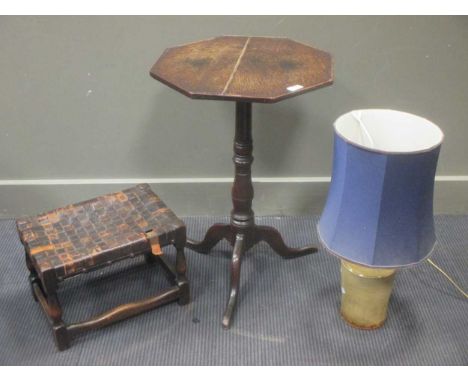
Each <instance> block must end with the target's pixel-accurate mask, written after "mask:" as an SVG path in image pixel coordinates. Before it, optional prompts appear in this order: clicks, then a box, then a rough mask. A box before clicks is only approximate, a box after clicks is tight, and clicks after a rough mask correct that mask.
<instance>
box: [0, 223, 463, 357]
mask: <svg viewBox="0 0 468 382" xmlns="http://www.w3.org/2000/svg"><path fill="white" fill-rule="evenodd" d="M185 220H186V223H187V225H188V232H189V236H191V237H195V238H200V237H201V236H202V234H203V233H204V232H205V230H206V228H207V227H208V226H209V225H210V224H211V223H213V222H215V221H216V220H226V219H215V218H207V217H203V218H197V217H189V218H186V219H185ZM257 220H258V222H260V223H261V224H270V225H273V226H275V227H277V228H279V229H280V230H281V231H282V233H283V234H284V236H285V238H286V241H287V242H288V244H290V245H295V246H299V245H304V244H307V243H310V242H317V236H316V232H315V224H316V218H315V217H282V218H275V217H265V218H258V219H257ZM436 223H437V231H438V237H439V244H438V247H437V251H436V253H435V255H434V257H433V259H434V261H436V262H437V263H439V264H440V265H441V266H442V267H443V268H445V269H446V270H447V271H448V272H449V274H451V275H452V276H453V278H455V279H456V280H458V281H459V283H460V284H461V285H462V287H463V288H464V289H465V290H466V289H468V284H467V281H468V280H467V279H468V278H467V274H468V216H438V217H437V218H436ZM172 255H173V254H170V256H172ZM187 258H188V265H189V273H188V276H189V279H190V282H191V290H192V296H193V301H192V303H191V304H189V305H187V306H184V307H180V306H178V305H177V304H170V305H167V306H165V307H162V308H160V309H157V310H153V311H150V312H148V313H145V314H143V315H140V316H138V317H136V318H132V319H129V320H126V321H123V322H121V323H118V324H115V325H113V326H110V327H107V328H105V329H100V330H97V331H94V332H89V333H87V334H84V335H82V336H80V337H79V338H78V339H76V340H75V341H73V343H72V347H71V348H70V349H69V350H67V351H64V352H58V351H57V350H56V349H55V346H54V344H53V340H52V336H51V330H50V327H49V324H48V322H47V319H46V317H45V315H44V314H43V312H42V311H41V309H40V307H39V305H38V304H37V303H35V302H34V301H33V299H32V297H31V294H30V290H29V285H28V283H27V272H26V267H25V265H24V258H23V252H22V247H21V245H20V243H19V241H18V238H17V236H16V232H15V227H14V222H13V220H3V221H0V304H1V305H0V306H1V307H0V364H1V365H124V364H125V365H127V364H130V365H332V364H334V365H466V364H468V325H467V324H468V301H467V300H466V299H464V298H463V297H462V296H461V295H460V294H459V293H458V292H457V291H456V290H455V289H454V288H453V287H452V286H451V285H450V284H449V283H448V282H447V281H446V280H445V279H444V278H443V276H442V275H440V274H439V273H438V272H437V271H436V270H434V269H433V268H432V267H431V266H430V265H429V264H428V263H423V264H420V265H418V266H415V267H412V268H409V269H405V270H402V271H401V272H399V274H398V276H397V279H396V282H395V289H394V294H393V296H392V299H391V302H390V307H389V316H388V320H387V322H386V324H385V326H384V327H383V328H382V329H380V330H376V331H361V330H356V329H353V328H351V327H349V326H348V325H346V324H345V323H344V322H343V321H342V320H341V318H340V316H339V314H338V310H339V298H340V288H339V261H338V260H337V259H336V258H333V257H331V256H327V255H325V254H324V253H323V251H320V252H319V253H318V254H314V255H310V256H306V257H303V258H299V259H295V260H286V261H285V260H283V259H281V258H280V257H279V256H277V255H275V254H274V253H273V252H272V251H271V250H270V249H269V247H268V246H267V245H266V244H260V245H257V246H256V247H254V248H253V249H251V250H250V251H249V253H248V255H247V256H246V257H245V260H244V262H243V268H242V278H241V294H240V301H239V305H238V310H237V314H236V316H235V318H234V323H233V327H232V329H231V330H229V331H226V330H223V329H222V327H221V322H220V321H221V316H222V312H223V310H224V306H225V303H226V298H227V293H228V283H229V247H228V245H227V243H225V242H222V243H220V244H219V245H218V246H217V247H216V248H215V249H214V250H213V251H212V253H211V254H210V255H200V254H197V253H194V252H192V251H190V250H187ZM164 285H165V280H164V277H163V276H162V273H161V271H160V270H159V269H158V268H157V267H154V268H148V267H146V266H145V265H144V263H143V262H142V261H141V260H140V259H135V260H132V261H128V262H123V263H120V264H117V265H114V266H112V267H110V268H109V269H106V270H105V271H98V272H95V273H91V274H88V275H86V276H83V277H80V278H75V279H71V280H69V281H67V282H65V283H63V288H62V289H61V292H60V295H59V296H60V297H61V299H62V306H63V308H64V310H65V312H66V314H65V319H67V320H69V321H74V320H79V319H83V318H85V317H87V316H88V315H90V314H95V313H98V312H100V311H102V310H103V309H107V308H109V307H111V306H113V305H114V304H116V303H122V302H126V301H129V300H131V299H134V298H141V297H142V296H145V295H149V294H151V293H152V292H153V291H155V290H157V289H158V288H161V287H162V286H164Z"/></svg>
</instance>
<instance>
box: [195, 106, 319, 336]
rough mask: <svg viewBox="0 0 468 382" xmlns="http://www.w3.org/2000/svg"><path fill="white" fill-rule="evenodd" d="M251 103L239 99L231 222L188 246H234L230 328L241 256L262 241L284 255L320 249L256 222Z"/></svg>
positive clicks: (227, 316)
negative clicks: (293, 243) (294, 244)
mask: <svg viewBox="0 0 468 382" xmlns="http://www.w3.org/2000/svg"><path fill="white" fill-rule="evenodd" d="M252 150H253V144H252V103H250V102H237V103H236V135H235V140H234V158H233V161H234V165H235V178H234V184H233V187H232V204H233V206H234V208H233V209H232V211H231V222H230V224H215V225H213V226H211V227H210V228H209V229H208V231H207V232H206V235H205V238H204V239H203V240H202V241H200V242H195V241H193V240H190V239H189V240H188V241H187V247H188V248H191V249H193V250H194V251H196V252H199V253H208V252H209V251H210V250H211V249H212V248H213V247H214V246H215V245H216V244H217V243H218V242H219V241H220V240H222V239H226V240H227V241H229V242H230V243H231V245H232V246H233V247H234V249H233V252H232V260H231V292H230V295H229V300H228V303H227V306H226V310H225V312H224V317H223V326H224V328H226V329H227V328H229V326H230V324H231V318H232V315H233V313H234V310H235V307H236V302H237V296H238V293H239V280H240V270H241V262H242V256H243V255H244V253H245V252H246V251H247V250H249V249H250V248H251V247H253V246H254V245H255V244H257V243H258V242H260V241H262V240H263V241H265V242H267V243H268V244H269V245H270V247H271V248H272V249H273V250H274V251H275V252H276V253H278V254H279V255H281V256H282V257H283V258H285V259H292V258H296V257H299V256H303V255H307V254H310V253H314V252H316V251H317V248H315V247H311V246H307V247H303V248H289V247H288V246H286V244H285V243H284V240H283V238H282V237H281V234H280V233H279V232H278V231H277V230H276V229H275V228H273V227H268V226H262V225H256V224H255V218H254V212H253V210H252V199H253V196H254V191H253V186H252V174H251V166H252V162H253V156H252Z"/></svg>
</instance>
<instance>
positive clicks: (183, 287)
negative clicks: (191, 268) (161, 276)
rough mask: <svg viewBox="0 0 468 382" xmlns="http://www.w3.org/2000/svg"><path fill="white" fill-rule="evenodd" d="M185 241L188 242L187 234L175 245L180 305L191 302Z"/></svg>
mask: <svg viewBox="0 0 468 382" xmlns="http://www.w3.org/2000/svg"><path fill="white" fill-rule="evenodd" d="M185 243H186V238H185V234H184V235H183V238H181V239H179V240H177V241H176V242H175V243H174V246H175V248H176V250H177V253H176V266H175V268H176V275H177V276H176V280H177V285H178V286H179V288H180V298H179V305H185V304H188V303H189V302H190V290H189V284H188V281H187V277H186V276H185V273H186V272H187V261H186V259H185V253H184V248H185Z"/></svg>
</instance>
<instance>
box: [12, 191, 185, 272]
mask: <svg viewBox="0 0 468 382" xmlns="http://www.w3.org/2000/svg"><path fill="white" fill-rule="evenodd" d="M17 228H18V232H19V234H20V238H21V241H22V243H23V244H24V246H25V248H26V253H27V255H29V256H30V258H31V260H32V264H33V266H34V267H35V268H36V270H37V272H38V273H39V275H41V274H43V273H45V272H51V271H53V272H55V277H57V278H58V279H64V278H67V277H70V276H73V275H75V274H77V273H81V272H84V271H86V270H89V269H92V268H94V267H97V266H99V265H102V264H105V263H110V262H113V261H117V260H120V259H122V258H124V257H128V256H133V255H137V254H142V253H146V252H148V251H150V250H151V247H150V244H149V240H148V232H149V233H150V235H152V236H153V237H154V238H156V240H158V241H159V242H160V243H161V245H167V244H169V243H170V242H171V240H173V238H174V235H176V234H177V233H179V232H180V231H182V233H183V234H185V225H184V223H183V222H182V220H180V219H179V218H177V216H176V215H175V214H174V213H173V212H172V211H171V210H170V209H169V208H167V206H166V205H165V204H164V203H163V201H162V200H161V199H159V197H158V196H157V195H156V194H155V193H154V192H153V191H152V190H151V189H150V187H149V185H147V184H139V185H137V186H135V187H132V188H129V189H127V190H124V191H122V192H117V193H113V194H107V195H104V196H99V197H97V198H95V199H91V200H87V201H85V202H81V203H76V204H71V205H68V206H66V207H63V208H58V209H56V210H53V211H50V212H47V213H44V214H41V215H38V216H34V217H29V218H23V219H19V220H17Z"/></svg>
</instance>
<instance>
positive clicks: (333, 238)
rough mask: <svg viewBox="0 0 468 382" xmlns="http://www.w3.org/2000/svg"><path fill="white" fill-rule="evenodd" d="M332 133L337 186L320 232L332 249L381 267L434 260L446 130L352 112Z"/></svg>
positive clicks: (394, 115)
mask: <svg viewBox="0 0 468 382" xmlns="http://www.w3.org/2000/svg"><path fill="white" fill-rule="evenodd" d="M334 127H335V131H334V141H335V142H334V157H333V171H332V181H331V185H330V189H329V192H328V199H327V201H326V205H325V208H324V210H323V213H322V216H321V218H320V221H319V223H318V226H317V228H318V233H319V237H320V240H321V242H322V244H323V245H324V246H325V247H326V249H327V251H328V252H329V253H331V254H334V255H337V256H339V257H341V258H342V259H344V260H348V261H350V262H352V263H357V264H360V265H364V266H367V267H375V268H396V267H402V266H405V265H410V264H414V263H417V262H419V261H421V260H422V259H424V258H425V257H427V256H428V255H430V253H431V252H432V250H433V248H434V245H435V242H436V238H435V233H434V218H433V191H434V176H435V171H436V166H437V160H438V156H439V150H440V147H441V144H442V140H443V133H442V131H441V130H440V129H439V128H438V127H437V126H436V125H435V124H433V123H432V122H430V121H428V120H427V119H424V118H421V117H418V116H416V115H412V114H408V113H404V112H399V111H393V110H357V111H352V112H350V113H347V114H344V115H343V116H341V117H340V118H338V119H337V121H336V122H335V124H334Z"/></svg>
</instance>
